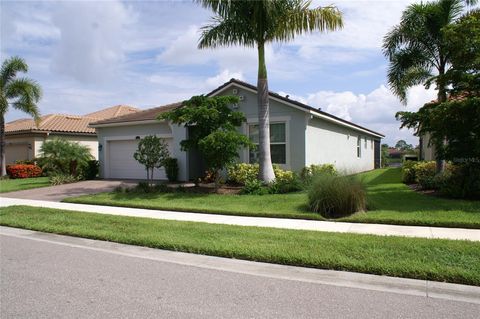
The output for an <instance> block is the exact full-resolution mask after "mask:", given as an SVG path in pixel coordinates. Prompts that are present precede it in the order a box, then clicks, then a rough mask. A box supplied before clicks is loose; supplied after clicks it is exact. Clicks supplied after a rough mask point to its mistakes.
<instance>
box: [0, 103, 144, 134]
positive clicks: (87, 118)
mask: <svg viewBox="0 0 480 319" xmlns="http://www.w3.org/2000/svg"><path fill="white" fill-rule="evenodd" d="M133 112H138V109H137V108H134V107H131V106H126V105H117V106H112V107H109V108H106V109H103V110H100V111H97V112H93V113H89V114H86V115H68V114H48V115H44V116H42V117H41V118H40V124H39V125H38V126H37V125H36V124H35V122H34V120H33V119H19V120H16V121H12V122H9V123H6V124H5V132H6V133H20V132H32V131H35V132H38V131H41V132H64V133H87V134H95V129H94V128H92V127H89V126H88V125H89V124H90V123H91V122H94V121H98V120H102V119H106V118H108V117H112V116H119V115H126V114H132V113H133Z"/></svg>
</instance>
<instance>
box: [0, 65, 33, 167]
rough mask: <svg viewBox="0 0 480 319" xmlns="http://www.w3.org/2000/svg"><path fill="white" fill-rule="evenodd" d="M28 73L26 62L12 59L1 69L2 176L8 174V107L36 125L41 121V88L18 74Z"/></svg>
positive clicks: (0, 142) (0, 150)
mask: <svg viewBox="0 0 480 319" xmlns="http://www.w3.org/2000/svg"><path fill="white" fill-rule="evenodd" d="M27 71H28V65H27V64H26V63H25V60H23V59H21V58H19V57H11V58H9V59H6V60H5V61H3V63H2V67H1V69H0V161H1V176H5V175H6V174H7V171H6V159H5V114H6V113H7V111H8V107H9V106H11V107H13V108H14V109H17V110H20V111H23V112H25V113H27V114H29V115H31V116H32V117H33V118H34V120H35V121H36V123H37V124H38V122H39V121H40V112H39V110H38V106H37V103H38V101H39V100H40V97H41V96H42V91H41V89H40V86H39V85H38V84H37V83H36V82H35V81H33V80H31V79H29V78H26V77H23V78H18V77H17V73H19V72H23V73H26V72H27Z"/></svg>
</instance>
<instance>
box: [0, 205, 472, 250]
mask: <svg viewBox="0 0 480 319" xmlns="http://www.w3.org/2000/svg"><path fill="white" fill-rule="evenodd" d="M13 205H27V206H34V207H47V208H57V209H63V210H70V211H80V212H86V213H97V214H108V215H118V216H131V217H146V218H155V219H167V220H178V221H191V222H203V223H210V224H225V225H237V226H255V227H272V228H281V229H296V230H313V231H325V232H336V233H357V234H370V235H383V236H406V237H419V238H440V239H454V240H471V241H480V229H463V228H442V227H423V226H398V225H383V224H360V223H344V222H327V221H316V220H301V219H286V218H267V217H244V216H228V215H218V214H202V213H186V212H174V211H163V210H151V209H140V208H126V207H115V206H99V205H84V204H71V203H58V202H49V201H39V200H28V199H16V198H4V197H0V207H6V206H13Z"/></svg>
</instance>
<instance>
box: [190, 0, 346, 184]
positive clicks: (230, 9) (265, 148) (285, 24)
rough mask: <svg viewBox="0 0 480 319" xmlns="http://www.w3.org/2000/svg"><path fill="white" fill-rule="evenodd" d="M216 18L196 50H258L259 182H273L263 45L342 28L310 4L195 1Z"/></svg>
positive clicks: (332, 11)
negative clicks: (248, 48)
mask: <svg viewBox="0 0 480 319" xmlns="http://www.w3.org/2000/svg"><path fill="white" fill-rule="evenodd" d="M197 1H198V2H200V3H201V4H202V5H203V6H204V7H205V8H208V9H211V10H212V11H213V12H214V13H215V14H216V16H215V17H214V18H213V23H212V24H210V25H207V26H205V27H203V32H202V35H201V38H200V43H199V48H209V47H212V48H215V47H218V46H231V45H242V46H247V47H256V48H257V50H258V82H257V91H258V124H259V158H260V162H259V164H260V172H259V178H260V179H261V180H262V181H264V182H271V181H272V180H274V179H275V174H274V173H273V167H272V161H271V156H270V122H269V101H268V81H267V67H266V63H265V45H266V44H268V43H270V42H274V41H278V42H287V41H291V40H293V39H294V38H295V36H296V35H299V34H303V33H307V32H313V31H315V30H319V31H325V30H335V29H338V28H341V27H342V26H343V22H342V15H341V13H340V12H339V11H338V9H337V8H335V7H333V6H331V7H318V8H314V9H310V4H311V0H276V1H272V0H256V1H234V0H197Z"/></svg>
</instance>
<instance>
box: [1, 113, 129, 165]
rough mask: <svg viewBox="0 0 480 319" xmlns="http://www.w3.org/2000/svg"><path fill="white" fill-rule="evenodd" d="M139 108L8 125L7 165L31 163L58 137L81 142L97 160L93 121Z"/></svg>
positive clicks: (48, 117)
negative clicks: (21, 162)
mask: <svg viewBox="0 0 480 319" xmlns="http://www.w3.org/2000/svg"><path fill="white" fill-rule="evenodd" d="M137 111H138V109H137V108H134V107H131V106H126V105H117V106H112V107H109V108H106V109H103V110H100V111H97V112H93V113H88V114H85V115H65V114H48V115H44V116H42V117H41V118H40V123H39V125H38V126H37V125H36V124H35V122H34V120H33V119H31V118H30V119H19V120H16V121H12V122H9V123H6V124H5V142H6V145H5V146H6V147H5V155H6V163H7V164H12V163H15V161H18V160H31V159H33V158H35V157H37V156H39V155H40V147H41V146H42V144H43V142H45V141H47V140H49V139H52V138H55V137H59V138H65V139H67V140H70V141H75V142H79V143H80V144H82V145H86V146H88V147H89V148H90V151H91V153H92V156H93V157H95V158H98V139H97V134H96V133H95V129H94V128H91V127H89V126H88V124H89V123H90V122H94V121H99V120H103V119H108V118H112V117H118V116H122V115H126V114H131V113H134V112H137Z"/></svg>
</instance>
